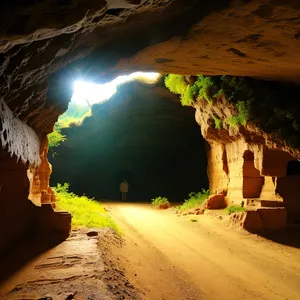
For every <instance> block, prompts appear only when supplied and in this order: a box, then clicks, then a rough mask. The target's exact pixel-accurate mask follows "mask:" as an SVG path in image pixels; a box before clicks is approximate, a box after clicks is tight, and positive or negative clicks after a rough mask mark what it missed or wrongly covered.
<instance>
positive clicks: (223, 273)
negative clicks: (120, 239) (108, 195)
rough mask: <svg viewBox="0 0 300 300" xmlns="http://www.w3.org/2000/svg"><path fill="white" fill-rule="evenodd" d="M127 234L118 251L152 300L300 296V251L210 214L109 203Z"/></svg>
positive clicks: (129, 273) (133, 279)
mask: <svg viewBox="0 0 300 300" xmlns="http://www.w3.org/2000/svg"><path fill="white" fill-rule="evenodd" d="M106 207H108V208H109V210H110V211H111V214H112V215H113V217H114V218H115V219H116V221H117V222H118V223H119V224H120V226H121V227H122V229H123V231H124V235H125V240H126V242H125V244H124V246H123V247H122V248H119V249H113V251H116V256H118V258H119V259H120V261H121V263H122V264H123V267H124V269H125V272H126V276H127V277H128V278H129V280H130V281H131V283H132V284H133V285H134V286H135V287H137V288H138V289H139V290H140V292H141V295H142V297H143V298H144V299H147V300H160V299H164V300H177V299H178V300H192V299H197V300H198V299H199V300H200V299H205V300H206V299H218V300H227V299H230V300H242V299H252V300H254V299H268V300H277V299H289V300H299V299H300V249H299V248H297V247H290V246H286V245H282V244H279V243H276V242H273V241H270V240H267V239H265V238H262V237H259V236H256V235H252V234H249V233H247V232H244V231H242V230H238V229H229V228H228V227H227V224H226V223H225V221H221V220H217V219H215V218H212V217H210V216H206V215H202V216H197V217H196V219H197V222H192V221H191V218H193V219H194V218H195V217H191V216H184V217H183V216H181V217H177V216H176V215H175V214H174V213H173V212H172V210H167V211H160V210H154V209H152V208H151V207H150V206H149V205H142V204H109V205H106Z"/></svg>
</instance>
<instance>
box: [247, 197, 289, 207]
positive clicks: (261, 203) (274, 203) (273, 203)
mask: <svg viewBox="0 0 300 300" xmlns="http://www.w3.org/2000/svg"><path fill="white" fill-rule="evenodd" d="M244 203H245V207H247V208H251V207H254V208H258V207H284V204H283V201H278V200H261V199H245V200H244Z"/></svg>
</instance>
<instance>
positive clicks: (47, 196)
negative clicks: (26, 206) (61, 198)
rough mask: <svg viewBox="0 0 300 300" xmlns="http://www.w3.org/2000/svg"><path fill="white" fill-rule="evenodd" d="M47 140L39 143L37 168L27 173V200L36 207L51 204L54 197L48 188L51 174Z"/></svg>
mask: <svg viewBox="0 0 300 300" xmlns="http://www.w3.org/2000/svg"><path fill="white" fill-rule="evenodd" d="M47 155H48V139H47V137H46V136H45V137H44V138H43V141H42V143H41V150H40V157H41V164H40V166H39V167H38V168H36V169H33V170H32V171H30V170H29V171H28V177H29V178H30V193H29V196H28V198H29V199H30V200H31V201H32V202H33V203H35V204H36V205H41V204H53V205H54V202H55V196H54V192H53V191H52V189H51V188H50V187H49V180H50V175H51V172H52V169H51V165H50V163H49V162H48V157H47Z"/></svg>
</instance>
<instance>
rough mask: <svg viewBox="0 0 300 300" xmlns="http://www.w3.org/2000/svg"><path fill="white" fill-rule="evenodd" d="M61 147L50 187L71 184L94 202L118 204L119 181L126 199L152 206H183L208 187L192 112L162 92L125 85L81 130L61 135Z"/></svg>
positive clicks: (98, 107) (97, 107)
mask: <svg viewBox="0 0 300 300" xmlns="http://www.w3.org/2000/svg"><path fill="white" fill-rule="evenodd" d="M63 133H64V134H66V136H67V141H65V142H64V143H62V144H61V146H60V147H59V148H57V149H56V150H55V152H56V153H57V155H55V156H54V157H52V156H51V155H50V156H49V160H50V162H51V163H52V166H53V173H52V176H51V183H52V186H53V185H56V183H63V182H69V183H70V185H71V190H72V191H74V192H76V193H78V194H86V195H89V196H91V197H95V199H98V200H105V199H111V200H119V199H120V192H119V185H120V182H121V181H122V180H124V179H126V180H127V181H128V183H129V193H128V201H137V202H145V201H146V202H150V199H151V198H154V197H157V196H166V197H168V198H169V200H170V201H172V202H175V201H183V200H184V199H185V198H186V197H187V196H188V194H189V193H190V192H197V191H201V189H202V188H205V189H206V188H208V180H207V159H206V153H205V147H204V140H203V138H202V136H201V132H200V128H199V126H198V125H197V124H196V122H195V121H194V111H193V109H192V108H185V107H182V106H181V104H180V102H179V101H178V98H177V97H176V96H175V95H174V94H172V93H170V92H169V91H168V90H167V89H165V88H164V87H163V83H159V84H156V85H155V86H151V85H147V84H142V83H139V82H131V83H127V84H124V85H122V86H120V87H119V88H118V91H117V93H116V94H115V95H114V96H112V97H111V99H109V100H108V101H107V102H105V103H103V104H95V105H94V106H93V108H92V116H91V117H88V118H86V119H85V120H84V121H83V124H82V125H81V126H75V127H71V128H67V129H65V130H64V131H63Z"/></svg>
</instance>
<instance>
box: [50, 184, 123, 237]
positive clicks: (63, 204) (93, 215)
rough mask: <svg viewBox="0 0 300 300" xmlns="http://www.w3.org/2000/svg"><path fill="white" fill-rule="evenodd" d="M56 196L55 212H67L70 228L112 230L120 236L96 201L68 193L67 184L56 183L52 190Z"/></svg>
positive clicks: (112, 222) (116, 227) (113, 223)
mask: <svg viewBox="0 0 300 300" xmlns="http://www.w3.org/2000/svg"><path fill="white" fill-rule="evenodd" d="M53 190H54V192H55V195H56V208H57V210H64V211H68V212H70V213H71V215H72V227H78V226H85V227H88V228H112V229H114V230H115V231H116V232H117V233H118V234H121V232H120V230H119V228H118V226H117V225H116V223H115V222H114V221H113V220H112V218H111V217H110V216H109V215H108V214H107V212H106V211H105V209H104V207H103V206H102V205H101V204H100V203H99V202H97V201H94V200H93V199H89V198H88V197H86V196H78V195H76V194H74V193H72V192H69V184H68V183H64V184H63V185H62V184H60V183H58V184H57V186H56V187H54V188H53Z"/></svg>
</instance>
